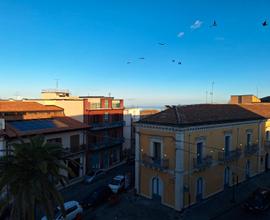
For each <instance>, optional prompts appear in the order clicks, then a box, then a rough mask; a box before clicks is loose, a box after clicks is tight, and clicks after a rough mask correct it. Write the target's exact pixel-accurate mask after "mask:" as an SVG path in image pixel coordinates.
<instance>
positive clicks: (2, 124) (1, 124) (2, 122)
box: [0, 118, 5, 130]
mask: <svg viewBox="0 0 270 220" xmlns="http://www.w3.org/2000/svg"><path fill="white" fill-rule="evenodd" d="M4 129H5V119H3V118H0V130H4Z"/></svg>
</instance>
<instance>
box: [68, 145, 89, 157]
mask: <svg viewBox="0 0 270 220" xmlns="http://www.w3.org/2000/svg"><path fill="white" fill-rule="evenodd" d="M85 150H86V145H85V144H81V145H79V146H76V147H69V148H64V157H69V156H72V155H75V154H79V153H82V152H84V151H85Z"/></svg>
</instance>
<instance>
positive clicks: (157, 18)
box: [0, 0, 270, 105]
mask: <svg viewBox="0 0 270 220" xmlns="http://www.w3.org/2000/svg"><path fill="white" fill-rule="evenodd" d="M265 19H266V20H267V21H268V22H269V25H268V26H266V27H263V26H262V24H261V23H262V22H263V21H264V20H265ZM214 20H216V22H217V27H210V25H211V24H212V23H213V21H214ZM158 43H165V45H159V44H158ZM140 57H144V58H145V59H139V58H140ZM173 59H175V62H172V60H173ZM178 61H181V63H182V64H181V65H178ZM127 62H130V64H127ZM269 70H270V1H269V0H256V1H255V0H223V1H222V0H215V1H210V0H208V1H203V0H186V1H181V0H162V1H161V0H85V1H81V0H72V1H71V0H61V1H60V0H43V1H42V0H38V1H36V0H28V1H27V0H1V1H0V74H1V78H0V80H1V84H0V97H1V98H6V97H14V96H15V95H20V96H22V97H28V98H30V97H39V95H40V90H41V89H44V88H54V87H55V79H59V87H60V88H65V89H70V90H71V91H72V93H73V95H88V94H89V95H108V93H109V92H110V93H111V94H112V96H115V97H118V98H124V99H125V101H126V103H127V104H128V105H130V104H135V105H164V104H187V103H202V102H205V99H206V91H207V90H208V92H210V90H211V82H212V81H214V82H215V84H214V101H215V102H226V101H227V100H228V99H229V95H231V94H249V93H253V94H256V93H257V89H256V88H258V93H259V96H266V95H270V86H269V82H270V71H269ZM209 99H210V98H209V97H208V100H209Z"/></svg>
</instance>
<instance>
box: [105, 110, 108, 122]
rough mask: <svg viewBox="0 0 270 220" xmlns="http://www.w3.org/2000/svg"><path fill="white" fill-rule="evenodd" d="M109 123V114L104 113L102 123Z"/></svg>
mask: <svg viewBox="0 0 270 220" xmlns="http://www.w3.org/2000/svg"><path fill="white" fill-rule="evenodd" d="M108 121H109V113H108V112H105V114H104V122H108Z"/></svg>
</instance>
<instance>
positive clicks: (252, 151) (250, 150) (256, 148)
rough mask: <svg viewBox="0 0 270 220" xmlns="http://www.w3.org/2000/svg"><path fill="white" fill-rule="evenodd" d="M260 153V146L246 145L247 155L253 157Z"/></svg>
mask: <svg viewBox="0 0 270 220" xmlns="http://www.w3.org/2000/svg"><path fill="white" fill-rule="evenodd" d="M258 151H259V146H258V144H252V145H246V146H245V155H253V154H256V153H257V152H258Z"/></svg>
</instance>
